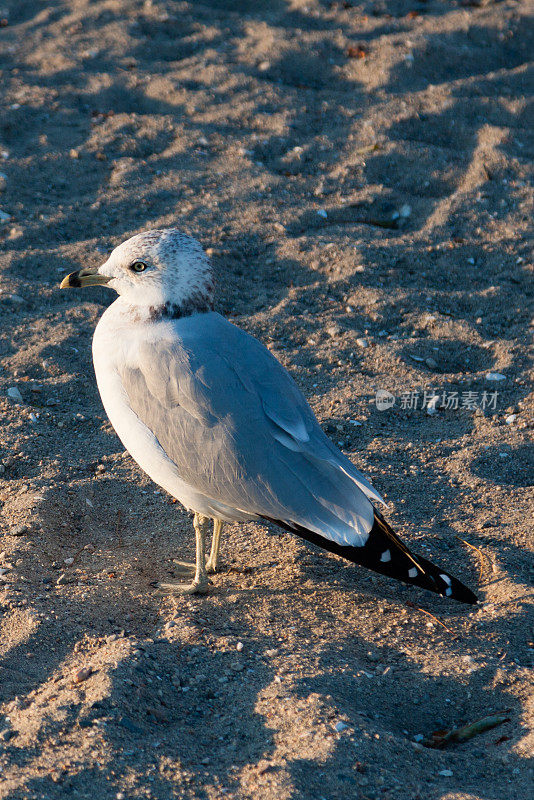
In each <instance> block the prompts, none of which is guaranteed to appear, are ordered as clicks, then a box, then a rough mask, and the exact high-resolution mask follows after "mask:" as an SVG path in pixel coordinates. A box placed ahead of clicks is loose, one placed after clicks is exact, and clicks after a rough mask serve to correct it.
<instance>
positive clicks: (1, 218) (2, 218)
mask: <svg viewBox="0 0 534 800" xmlns="http://www.w3.org/2000/svg"><path fill="white" fill-rule="evenodd" d="M10 219H11V214H7V213H6V212H5V211H2V209H0V222H9V220H10Z"/></svg>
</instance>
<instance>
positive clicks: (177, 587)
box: [157, 580, 209, 594]
mask: <svg viewBox="0 0 534 800" xmlns="http://www.w3.org/2000/svg"><path fill="white" fill-rule="evenodd" d="M208 587H209V582H208V581H207V580H206V581H203V580H194V581H192V582H191V583H158V584H157V591H158V592H160V593H161V594H207V593H208Z"/></svg>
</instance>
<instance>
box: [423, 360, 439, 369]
mask: <svg viewBox="0 0 534 800" xmlns="http://www.w3.org/2000/svg"><path fill="white" fill-rule="evenodd" d="M425 364H426V365H427V367H429V368H430V369H436V368H437V366H438V364H437V362H436V361H434V359H433V358H426V359H425Z"/></svg>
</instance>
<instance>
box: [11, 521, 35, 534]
mask: <svg viewBox="0 0 534 800" xmlns="http://www.w3.org/2000/svg"><path fill="white" fill-rule="evenodd" d="M29 530H30V529H29V528H28V526H27V525H24V524H21V525H15V526H14V527H13V528H11V530H10V533H11V536H24V534H25V533H28V531H29Z"/></svg>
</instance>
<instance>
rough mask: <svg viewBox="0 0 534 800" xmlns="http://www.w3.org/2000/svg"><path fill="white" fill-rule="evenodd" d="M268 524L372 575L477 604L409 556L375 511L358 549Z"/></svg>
mask: <svg viewBox="0 0 534 800" xmlns="http://www.w3.org/2000/svg"><path fill="white" fill-rule="evenodd" d="M270 521H271V522H274V523H276V524H277V525H279V526H280V527H282V528H285V529H286V530H288V531H290V532H291V533H296V534H298V535H299V536H301V537H302V538H303V539H306V540H307V541H308V542H312V543H313V544H316V545H318V546H319V547H321V548H323V550H328V551H330V552H331V553H336V554H337V555H339V556H342V558H346V559H347V560H348V561H352V562H353V563H354V564H360V565H361V566H362V567H367V568H368V569H371V570H373V571H374V572H379V573H381V574H382V575H387V576H388V577H390V578H395V579H396V580H398V581H403V582H404V583H410V584H413V585H415V586H421V587H422V588H423V589H428V590H429V591H431V592H435V593H436V594H441V595H443V596H444V597H448V598H451V599H452V600H459V601H460V602H461V603H472V604H473V603H477V602H478V598H477V596H476V595H475V594H474V593H473V592H472V591H471V589H469V588H468V587H467V586H464V584H463V583H461V582H460V581H459V580H458V579H457V578H454V577H453V576H452V575H449V573H448V572H446V571H445V570H443V569H441V568H440V567H437V566H436V565H435V564H433V563H432V562H431V561H428V559H426V558H422V557H421V556H418V555H415V554H414V553H412V552H411V551H410V550H409V549H408V547H407V546H406V545H405V544H404V542H403V541H402V540H401V539H399V537H398V536H397V534H396V533H395V531H394V530H393V529H392V528H391V527H390V525H389V524H388V523H387V522H386V520H385V519H384V518H383V516H382V515H381V514H380V513H379V512H378V511H377V510H376V509H375V510H374V524H373V527H372V528H371V530H370V532H369V538H368V539H367V541H366V543H365V544H364V545H363V546H361V547H355V546H351V545H341V544H338V543H337V542H333V541H331V540H330V539H326V538H324V537H323V536H320V535H319V534H317V533H314V532H313V531H310V530H308V529H307V528H303V527H302V526H300V525H298V524H296V523H290V522H283V521H281V520H276V519H272V520H270Z"/></svg>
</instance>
